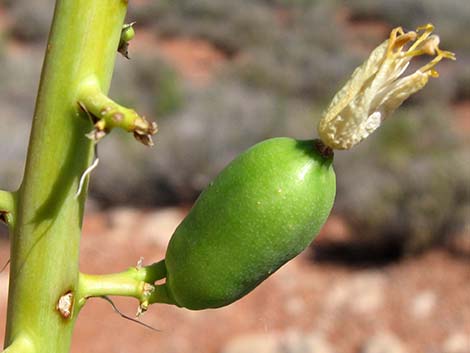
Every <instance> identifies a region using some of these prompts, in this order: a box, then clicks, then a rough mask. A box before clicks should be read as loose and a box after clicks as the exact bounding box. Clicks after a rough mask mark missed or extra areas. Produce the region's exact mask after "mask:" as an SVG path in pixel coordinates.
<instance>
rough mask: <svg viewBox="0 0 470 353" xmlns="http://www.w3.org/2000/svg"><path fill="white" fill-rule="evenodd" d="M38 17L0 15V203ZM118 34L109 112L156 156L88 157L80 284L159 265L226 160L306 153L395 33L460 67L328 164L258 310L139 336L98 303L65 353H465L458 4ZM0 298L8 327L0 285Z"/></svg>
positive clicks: (468, 113) (180, 8) (199, 8)
mask: <svg viewBox="0 0 470 353" xmlns="http://www.w3.org/2000/svg"><path fill="white" fill-rule="evenodd" d="M53 6H54V1H53V0H35V1H28V0H15V1H13V0H0V64H1V66H0V67H1V68H0V107H1V109H0V124H1V126H3V127H2V128H1V129H0V149H1V151H3V152H2V153H1V154H0V165H1V168H0V185H1V187H2V188H7V189H15V188H17V187H18V185H19V183H20V181H21V175H22V171H23V165H24V160H25V155H26V149H27V140H28V135H29V128H30V123H31V117H32V114H33V109H34V100H35V94H36V89H37V86H38V81H39V74H40V69H41V64H42V60H43V53H44V47H45V44H46V40H47V33H48V30H49V26H50V21H51V18H52V14H53ZM128 21H129V22H131V21H136V22H137V24H136V31H137V37H136V38H135V39H134V40H133V41H132V42H131V46H130V57H131V60H130V61H129V60H126V59H125V58H123V57H121V56H118V58H117V63H116V71H115V75H114V79H113V85H112V90H111V96H112V97H113V98H114V99H116V100H118V101H119V102H121V103H122V104H124V105H129V106H132V107H134V108H135V109H136V110H138V111H139V112H141V113H143V114H144V115H146V116H147V117H149V118H154V119H155V120H156V121H157V122H158V124H159V129H160V131H159V133H158V135H157V136H156V139H155V142H156V146H155V147H154V148H152V149H148V148H145V147H143V146H141V145H139V144H138V143H136V142H135V141H134V140H133V139H132V138H131V137H130V136H128V135H127V134H124V133H120V132H118V131H113V133H112V134H111V135H110V136H108V137H107V138H106V139H105V140H104V141H102V142H101V143H100V146H99V149H100V150H99V152H100V160H101V163H100V165H99V167H98V169H97V170H95V171H94V172H93V174H92V179H91V196H90V203H89V205H88V206H89V207H88V212H87V219H86V221H85V228H84V239H83V244H82V268H83V270H84V271H87V272H94V273H100V272H110V271H118V270H121V269H123V268H126V267H128V266H130V265H133V264H135V263H136V262H137V261H138V260H139V258H140V257H141V256H143V257H144V258H145V263H151V262H152V261H157V260H159V259H161V258H162V257H163V256H164V251H165V247H166V244H167V242H168V239H169V237H170V236H171V234H172V232H173V230H174V228H175V227H176V225H177V224H178V223H179V222H180V220H181V219H182V217H184V214H185V213H186V212H187V210H188V208H189V207H190V206H191V204H192V202H193V201H194V200H195V198H196V197H197V195H198V194H199V192H200V191H201V190H202V189H203V188H204V186H205V185H206V184H207V183H208V182H209V181H210V180H211V179H212V178H213V177H214V176H215V175H216V174H217V173H218V171H220V170H221V169H222V168H223V167H224V166H225V165H226V164H227V163H228V162H229V161H230V160H231V159H233V158H234V157H235V156H236V155H237V154H239V153H240V152H241V151H243V150H244V149H246V148H247V147H249V146H251V145H253V144H255V143H256V142H259V141H261V140H263V139H266V138H269V137H274V136H291V137H295V138H305V139H307V138H312V137H315V135H316V124H317V122H318V120H319V118H320V117H321V114H322V111H323V109H325V107H326V106H327V105H328V103H329V101H330V100H331V98H332V96H333V95H334V93H335V92H336V91H337V90H338V89H339V88H340V87H341V86H342V85H343V83H344V82H345V81H346V80H347V79H348V78H349V76H350V75H351V73H352V71H353V69H354V68H355V67H356V66H357V65H359V64H360V63H361V62H362V61H364V60H365V59H366V57H367V56H368V54H369V52H370V51H371V50H372V49H373V48H374V47H376V46H377V45H378V44H379V43H381V42H382V41H383V40H384V39H386V38H387V37H388V35H389V32H390V30H391V29H392V28H393V27H396V26H403V27H404V28H405V29H406V30H413V29H415V28H416V27H417V26H419V25H422V24H426V23H429V22H431V23H433V24H434V25H435V26H436V33H438V34H439V35H440V37H441V43H442V44H441V47H442V48H443V49H446V50H451V51H453V52H455V53H456V55H457V58H458V60H457V61H456V62H446V61H444V62H442V63H441V64H439V65H438V68H437V69H438V71H439V72H440V74H441V77H440V78H439V79H432V80H431V82H430V83H429V84H428V86H427V87H426V88H425V89H424V90H423V91H421V92H420V93H418V94H416V95H415V96H413V97H412V98H411V99H410V100H408V101H407V102H406V103H405V104H404V106H403V107H402V108H400V109H399V110H398V111H397V112H396V113H395V114H394V116H393V118H391V119H389V120H387V123H386V124H385V125H384V126H383V128H382V129H380V130H379V131H378V132H377V133H375V134H374V135H373V136H372V137H370V138H369V139H368V140H367V141H365V142H363V143H361V144H360V145H358V146H357V147H355V148H354V149H353V150H351V151H348V152H338V153H337V154H336V156H335V166H336V167H335V169H336V173H337V179H338V191H337V200H336V204H335V208H334V210H333V214H332V216H331V217H330V220H329V221H328V223H327V224H326V226H325V227H324V229H323V231H322V233H321V234H320V236H319V237H318V239H317V240H316V241H315V243H314V244H313V246H312V247H311V249H308V250H307V251H305V252H304V253H303V254H301V255H300V256H299V257H298V258H297V259H295V260H294V261H292V262H291V263H289V265H287V266H285V267H284V268H282V269H281V270H280V271H279V272H278V273H276V274H275V275H274V276H272V277H271V278H270V279H269V280H268V281H266V282H265V283H263V284H262V285H261V286H260V287H259V288H258V289H257V290H255V292H253V293H252V294H250V295H248V296H247V297H246V298H244V299H242V300H241V301H239V302H237V303H235V304H233V305H231V306H229V307H227V308H224V309H219V310H213V311H206V312H189V311H185V310H182V309H176V308H171V307H165V306H154V307H152V308H151V310H150V312H149V313H148V314H147V315H146V316H145V317H144V321H146V322H148V323H150V324H152V325H153V326H155V327H157V328H159V329H161V330H162V331H163V332H161V333H153V332H150V331H147V330H146V329H145V328H143V327H138V326H136V325H135V324H133V323H131V322H127V321H124V320H122V319H120V318H119V317H118V316H117V315H115V314H114V313H113V311H112V309H111V308H110V307H109V304H107V303H106V302H102V303H101V302H99V300H95V301H93V302H92V303H91V305H88V306H87V307H86V308H85V309H84V312H83V314H82V317H81V318H80V320H79V323H78V326H77V331H76V337H75V339H74V343H73V352H82V351H89V352H103V351H108V352H140V353H145V352H165V353H172V352H175V353H176V352H178V353H184V352H196V353H197V352H205V353H212V352H214V353H255V352H259V353H314V352H315V353H324V352H326V353H328V352H345V353H349V352H351V353H353V352H364V353H402V352H430V353H438V352H442V353H469V352H470V140H469V137H470V36H469V35H468V31H469V30H470V4H469V2H468V0H449V1H446V2H443V1H438V0H414V1H411V0H395V1H387V0H375V1H372V0H356V1H344V0H334V1H326V0H249V1H248V0H238V1H229V0H171V1H170V0H133V1H131V2H130V9H129V13H128ZM426 60H429V58H422V61H420V60H417V61H416V66H417V67H418V66H419V65H422V64H423V63H425V62H426ZM3 233H5V231H4V230H3ZM4 235H5V236H4V237H3V238H2V240H1V243H0V245H1V248H0V255H1V259H5V261H6V259H7V258H8V240H7V238H6V234H4ZM0 279H1V288H2V303H1V305H0V308H1V309H2V320H4V318H3V317H4V313H5V303H6V288H7V273H6V272H3V273H1V274H0ZM116 302H117V303H118V304H119V305H120V307H122V308H123V310H124V311H127V312H128V313H132V312H133V310H135V309H136V303H133V302H131V303H129V301H126V300H120V299H119V300H116ZM2 325H4V323H3V321H2Z"/></svg>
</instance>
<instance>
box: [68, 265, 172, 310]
mask: <svg viewBox="0 0 470 353" xmlns="http://www.w3.org/2000/svg"><path fill="white" fill-rule="evenodd" d="M165 276H166V268H165V262H164V261H163V260H162V261H160V262H157V263H155V264H153V265H150V266H146V267H142V268H139V267H131V268H129V269H128V270H127V271H123V272H119V273H112V274H105V275H89V274H80V278H79V287H78V288H79V290H78V291H77V293H78V296H77V300H78V301H77V302H78V306H77V307H76V308H75V309H76V310H80V309H81V307H82V306H83V305H84V304H85V302H86V300H87V299H88V298H91V297H102V296H126V297H133V298H136V299H137V300H138V301H139V303H140V306H141V308H142V309H143V310H146V309H147V306H148V305H149V304H152V303H167V304H174V302H173V301H172V300H171V299H170V298H169V297H168V295H167V293H166V289H165V288H164V286H163V285H155V282H156V281H159V280H161V279H163V278H164V277H165Z"/></svg>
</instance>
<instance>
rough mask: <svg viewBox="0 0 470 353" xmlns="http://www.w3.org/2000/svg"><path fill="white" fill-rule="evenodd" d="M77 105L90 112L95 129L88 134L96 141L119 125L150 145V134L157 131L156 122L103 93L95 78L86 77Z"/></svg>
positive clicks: (151, 142)
mask: <svg viewBox="0 0 470 353" xmlns="http://www.w3.org/2000/svg"><path fill="white" fill-rule="evenodd" d="M78 102H79V105H80V106H81V107H82V109H84V110H85V111H86V112H88V113H89V114H91V117H92V119H93V121H94V123H95V129H94V130H93V131H92V132H91V134H89V135H88V136H89V137H90V138H91V139H92V140H94V141H98V140H100V139H101V138H103V137H104V136H105V135H106V134H107V133H108V132H109V131H110V130H111V129H113V128H115V127H119V128H121V129H124V130H126V131H128V132H133V133H134V137H135V138H136V139H137V140H138V141H140V142H142V143H143V144H144V145H147V146H152V145H153V141H152V138H151V136H152V135H154V134H155V133H156V132H157V124H156V123H155V122H149V121H148V120H147V119H146V118H145V117H143V116H140V115H139V114H137V112H136V111H135V110H133V109H129V108H126V107H123V106H122V105H119V104H118V103H116V102H114V101H113V100H112V99H110V98H109V97H108V96H107V95H106V94H104V93H103V92H102V91H101V89H100V87H99V84H98V83H97V82H96V80H93V79H88V80H87V81H85V82H84V83H83V85H82V87H81V89H80V92H79V98H78Z"/></svg>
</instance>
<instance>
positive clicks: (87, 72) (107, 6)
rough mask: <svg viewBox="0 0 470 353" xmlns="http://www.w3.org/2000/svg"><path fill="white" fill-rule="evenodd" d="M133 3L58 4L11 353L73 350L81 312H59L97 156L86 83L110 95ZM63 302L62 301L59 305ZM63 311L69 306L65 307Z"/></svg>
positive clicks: (60, 0) (14, 245)
mask: <svg viewBox="0 0 470 353" xmlns="http://www.w3.org/2000/svg"><path fill="white" fill-rule="evenodd" d="M126 9H127V0H57V2H56V8H55V13H54V20H53V25H52V31H51V34H50V37H49V41H48V46H47V53H46V58H45V62H44V66H43V72H42V77H41V83H40V88H39V93H38V98H37V102H36V110H35V115H34V121H33V127H32V132H31V137H30V144H29V150H28V157H27V162H26V169H25V174H24V179H23V182H22V184H21V187H20V189H19V191H18V195H17V196H18V198H17V201H18V203H17V215H15V221H16V222H15V225H14V227H13V236H12V241H11V266H10V289H9V298H8V317H7V330H6V341H5V347H9V346H10V348H7V350H6V351H8V352H9V351H11V352H34V353H65V352H68V351H69V348H70V340H71V336H72V329H73V326H74V323H75V320H76V318H77V314H78V310H77V311H74V310H73V307H72V308H68V309H71V310H70V315H67V308H66V309H63V310H62V311H59V310H57V306H58V303H59V299H60V298H61V297H64V295H65V294H67V293H71V296H69V298H71V299H72V305H73V304H74V300H75V294H76V289H77V286H78V278H79V270H78V256H79V243H80V235H81V224H82V218H83V208H84V202H85V198H86V192H82V194H81V195H80V196H79V197H78V198H76V197H75V196H74V195H75V193H76V191H77V188H78V183H79V179H80V176H81V175H82V173H83V172H84V171H85V169H86V168H87V167H88V165H89V163H90V161H91V158H92V151H93V144H92V142H91V141H90V140H89V139H88V138H86V137H85V134H86V133H87V132H89V131H90V130H91V128H92V125H91V123H90V122H89V121H88V120H87V116H86V114H84V113H83V112H81V110H80V108H79V104H78V101H79V92H80V90H81V85H82V83H84V82H89V81H90V80H93V81H95V82H97V83H98V84H99V86H100V89H101V91H102V92H104V93H105V92H107V91H108V89H109V85H110V80H111V76H112V72H113V68H114V61H115V57H116V50H117V48H118V45H119V39H120V34H121V29H122V25H123V21H124V17H125V13H126ZM61 303H62V302H61ZM62 304H63V303H62Z"/></svg>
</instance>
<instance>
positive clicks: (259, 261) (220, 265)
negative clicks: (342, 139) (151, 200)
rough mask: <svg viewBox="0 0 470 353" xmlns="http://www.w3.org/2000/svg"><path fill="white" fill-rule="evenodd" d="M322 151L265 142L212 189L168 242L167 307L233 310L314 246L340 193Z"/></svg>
mask: <svg viewBox="0 0 470 353" xmlns="http://www.w3.org/2000/svg"><path fill="white" fill-rule="evenodd" d="M318 146H321V142H320V141H317V140H316V141H298V140H294V139H290V138H274V139H270V140H267V141H264V142H261V143H259V144H257V145H255V146H254V147H252V148H250V149H249V150H247V151H246V152H244V153H242V154H241V155H240V156H239V157H238V158H236V159H235V160H234V161H232V162H231V163H230V164H229V165H228V166H227V167H226V168H225V169H224V170H223V171H222V172H221V173H220V174H219V176H217V178H216V179H215V180H214V181H213V182H211V183H210V184H209V186H208V187H207V189H206V190H205V191H204V192H203V193H202V194H201V195H200V197H199V198H198V200H197V202H196V203H195V205H194V207H193V208H192V210H191V211H190V213H189V214H188V216H187V217H186V218H185V219H184V220H183V222H182V223H181V224H180V225H179V227H178V228H177V230H176V231H175V233H174V234H173V236H172V238H171V240H170V244H169V246H168V249H167V252H166V258H165V266H166V270H167V276H166V283H165V284H164V285H163V288H162V287H161V286H159V287H160V288H159V291H161V290H162V289H165V288H166V295H167V296H168V301H169V302H174V303H175V304H176V305H178V306H182V307H186V308H189V309H194V310H199V309H206V308H216V307H221V306H225V305H228V304H230V303H232V302H234V301H236V300H237V299H239V298H241V297H242V296H244V295H245V294H247V293H248V292H250V291H251V290H252V289H254V288H255V287H256V286H257V285H258V284H260V283H261V282H262V281H264V280H265V279H266V278H267V277H268V276H270V275H271V274H272V273H273V272H275V271H276V270H277V269H278V268H279V267H280V266H282V265H283V264H285V263H286V262H287V261H289V260H290V259H292V258H293V257H295V256H296V255H298V254H299V253H300V252H301V251H302V250H304V249H305V248H306V247H307V246H308V245H309V244H310V242H311V241H312V239H313V238H314V237H315V235H316V234H317V233H318V231H319V230H320V228H321V226H322V225H323V223H324V222H325V220H326V218H327V217H328V215H329V213H330V210H331V208H332V206H333V201H334V196H335V189H336V185H335V174H334V171H333V167H332V160H333V158H332V154H330V155H327V156H325V155H322V153H321V152H320V150H319V149H318ZM323 152H324V151H323Z"/></svg>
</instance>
